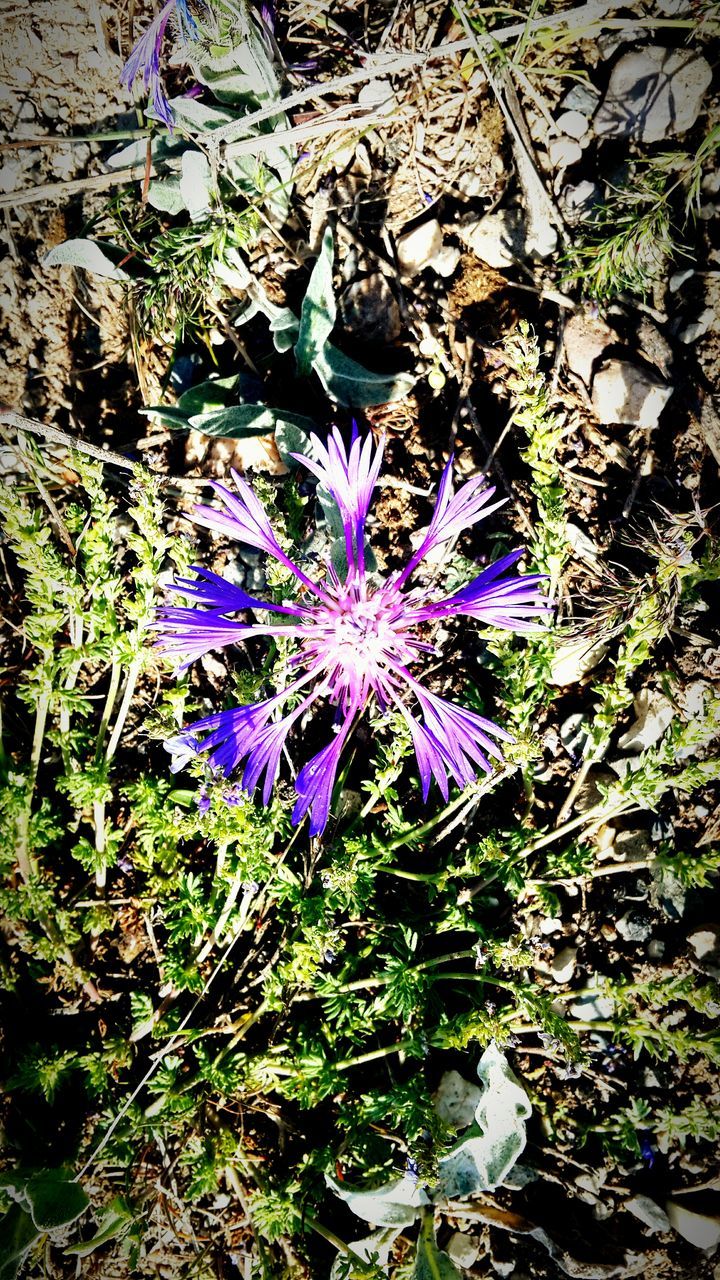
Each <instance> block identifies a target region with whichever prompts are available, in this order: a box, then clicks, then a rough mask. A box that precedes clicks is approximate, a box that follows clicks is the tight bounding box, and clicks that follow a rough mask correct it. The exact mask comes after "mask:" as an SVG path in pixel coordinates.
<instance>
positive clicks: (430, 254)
mask: <svg viewBox="0 0 720 1280" xmlns="http://www.w3.org/2000/svg"><path fill="white" fill-rule="evenodd" d="M442 247H443V234H442V228H441V226H440V223H439V222H438V220H437V218H430V219H429V220H428V221H427V222H421V223H420V226H418V227H413V229H412V231H406V232H405V234H404V235H402V236H400V239H399V240H398V245H397V255H398V262H399V263H400V269H401V271H402V273H403V275H404V276H409V277H410V278H412V277H413V276H417V275H419V274H420V272H421V271H424V270H425V268H426V267H429V266H431V265H432V260H433V258H434V257H435V255H436V254H437V253H440V251H441V249H442Z"/></svg>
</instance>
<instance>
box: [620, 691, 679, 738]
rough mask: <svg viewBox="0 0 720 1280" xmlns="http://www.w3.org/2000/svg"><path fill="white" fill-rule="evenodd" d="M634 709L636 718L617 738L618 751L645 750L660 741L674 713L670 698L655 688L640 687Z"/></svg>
mask: <svg viewBox="0 0 720 1280" xmlns="http://www.w3.org/2000/svg"><path fill="white" fill-rule="evenodd" d="M634 711H635V716H636V719H635V720H634V722H633V723H632V724H631V725H630V728H629V729H626V731H625V733H624V734H623V735H622V737H621V738H619V739H618V748H619V750H620V751H647V749H648V747H652V746H654V745H655V743H656V742H659V741H660V739H661V738H662V736H663V734H664V732H665V730H666V729H667V728H668V726H669V725H670V724H671V722H672V720H673V717H674V715H675V709H674V707H673V704H672V702H671V701H670V699H669V698H666V697H665V694H664V693H659V692H658V691H657V690H656V689H641V690H640V692H639V693H638V694H637V695H636V697H635V702H634Z"/></svg>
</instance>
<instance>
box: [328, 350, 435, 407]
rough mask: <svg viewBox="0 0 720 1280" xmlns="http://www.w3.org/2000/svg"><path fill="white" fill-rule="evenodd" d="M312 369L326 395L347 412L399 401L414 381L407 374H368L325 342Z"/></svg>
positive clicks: (411, 376)
mask: <svg viewBox="0 0 720 1280" xmlns="http://www.w3.org/2000/svg"><path fill="white" fill-rule="evenodd" d="M313 368H314V369H315V372H316V373H317V375H318V377H319V379H320V381H321V382H322V384H323V386H324V388H325V390H326V391H327V393H328V395H329V396H331V397H332V399H333V400H336V401H337V402H338V404H342V405H345V406H347V407H348V408H351V409H352V408H358V409H362V408H366V407H370V406H371V405H377V404H389V403H390V401H392V400H402V399H403V398H404V397H405V396H407V395H409V394H410V392H411V391H412V389H413V387H414V386H415V382H416V381H417V379H416V378H415V377H414V376H413V375H412V374H410V373H372V372H371V371H370V369H366V368H365V367H364V365H361V364H358V362H357V360H352V359H351V357H350V356H346V355H344V354H343V352H342V351H338V349H337V347H334V346H332V344H331V343H329V342H326V343H325V346H324V348H323V350H322V351H321V352H320V353H319V355H318V356H317V357H316V358H315V362H314V364H313Z"/></svg>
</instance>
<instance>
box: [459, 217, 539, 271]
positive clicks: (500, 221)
mask: <svg viewBox="0 0 720 1280" xmlns="http://www.w3.org/2000/svg"><path fill="white" fill-rule="evenodd" d="M458 234H459V236H460V239H461V240H462V241H463V244H465V245H467V247H468V249H470V250H471V251H472V252H473V253H474V254H476V256H477V257H478V258H480V259H481V260H482V261H483V262H487V264H488V266H489V267H495V268H496V270H500V269H501V268H503V267H512V266H514V265H515V263H516V262H517V261H518V260H519V259H522V258H524V257H526V243H525V223H524V220H523V217H522V215H521V214H520V213H519V212H518V211H517V210H513V209H503V210H498V211H497V212H496V213H487V214H485V216H484V217H482V218H473V219H471V220H469V221H466V222H464V223H461V224H460V226H459V227H458Z"/></svg>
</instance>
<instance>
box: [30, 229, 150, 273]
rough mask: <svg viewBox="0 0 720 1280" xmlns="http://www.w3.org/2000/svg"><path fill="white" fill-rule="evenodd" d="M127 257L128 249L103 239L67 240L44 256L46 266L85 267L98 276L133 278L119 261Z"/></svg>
mask: <svg viewBox="0 0 720 1280" xmlns="http://www.w3.org/2000/svg"><path fill="white" fill-rule="evenodd" d="M126 257H127V251H126V250H125V249H121V248H120V246H119V245H117V244H110V243H109V241H107V240H103V241H102V242H100V241H99V240H83V239H79V240H65V241H64V242H63V244H58V245H56V246H55V248H54V249H51V250H50V252H49V253H46V254H45V257H44V258H43V266H44V267H84V269H85V270H86V271H91V272H92V273H93V274H94V275H96V276H104V277H105V278H106V279H107V280H132V279H133V277H132V275H131V274H130V272H129V271H125V270H124V269H123V268H122V267H120V266H118V263H119V262H121V261H122V259H123V258H126Z"/></svg>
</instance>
